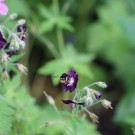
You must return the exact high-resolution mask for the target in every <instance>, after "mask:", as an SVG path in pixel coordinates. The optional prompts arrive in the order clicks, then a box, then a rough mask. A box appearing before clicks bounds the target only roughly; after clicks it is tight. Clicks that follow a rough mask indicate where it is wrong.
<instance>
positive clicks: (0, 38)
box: [0, 32, 15, 56]
mask: <svg viewBox="0 0 135 135" xmlns="http://www.w3.org/2000/svg"><path fill="white" fill-rule="evenodd" d="M4 46H5V49H9V46H10V44H9V43H7V41H6V39H5V38H4V37H3V35H2V33H1V32H0V50H1V49H2V48H3V47H4ZM7 54H8V56H12V55H13V54H15V52H14V51H9V52H7Z"/></svg>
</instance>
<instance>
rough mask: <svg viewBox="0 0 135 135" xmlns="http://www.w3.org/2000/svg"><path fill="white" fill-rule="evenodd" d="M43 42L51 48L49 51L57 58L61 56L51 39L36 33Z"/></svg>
mask: <svg viewBox="0 0 135 135" xmlns="http://www.w3.org/2000/svg"><path fill="white" fill-rule="evenodd" d="M35 36H36V37H37V38H38V39H39V40H40V41H41V42H42V43H44V45H46V47H47V48H48V49H49V51H50V52H51V53H52V55H53V56H54V57H55V58H57V57H59V54H58V52H57V50H56V48H55V47H54V45H53V43H52V42H51V41H49V40H48V39H47V38H43V37H42V36H41V35H35Z"/></svg>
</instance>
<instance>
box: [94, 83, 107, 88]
mask: <svg viewBox="0 0 135 135" xmlns="http://www.w3.org/2000/svg"><path fill="white" fill-rule="evenodd" d="M96 84H97V85H98V86H99V87H101V88H107V84H106V83H105V82H96Z"/></svg>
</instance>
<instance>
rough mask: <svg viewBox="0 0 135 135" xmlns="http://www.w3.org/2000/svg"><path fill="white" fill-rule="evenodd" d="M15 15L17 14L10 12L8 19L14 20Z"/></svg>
mask: <svg viewBox="0 0 135 135" xmlns="http://www.w3.org/2000/svg"><path fill="white" fill-rule="evenodd" d="M17 16H18V14H17V13H12V14H11V15H10V16H9V19H11V20H14V19H16V18H17Z"/></svg>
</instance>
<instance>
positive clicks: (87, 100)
mask: <svg viewBox="0 0 135 135" xmlns="http://www.w3.org/2000/svg"><path fill="white" fill-rule="evenodd" d="M82 101H83V102H84V104H85V106H89V105H92V103H93V99H92V97H91V96H90V97H89V96H84V97H83V98H82Z"/></svg>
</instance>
